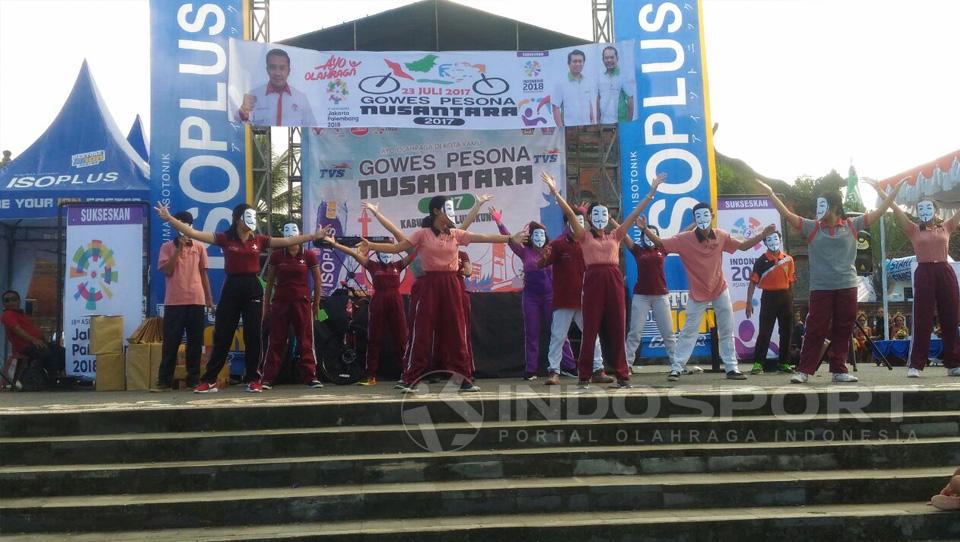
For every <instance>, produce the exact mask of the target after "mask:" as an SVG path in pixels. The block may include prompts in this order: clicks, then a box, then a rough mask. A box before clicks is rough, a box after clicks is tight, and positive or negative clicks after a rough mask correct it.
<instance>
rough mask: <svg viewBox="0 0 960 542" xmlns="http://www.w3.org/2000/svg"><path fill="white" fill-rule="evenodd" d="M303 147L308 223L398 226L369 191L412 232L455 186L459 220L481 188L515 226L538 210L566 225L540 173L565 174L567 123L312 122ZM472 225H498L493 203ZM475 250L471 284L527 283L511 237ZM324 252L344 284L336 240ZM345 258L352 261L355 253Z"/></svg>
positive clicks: (485, 287) (340, 229)
mask: <svg viewBox="0 0 960 542" xmlns="http://www.w3.org/2000/svg"><path fill="white" fill-rule="evenodd" d="M301 148H302V161H301V164H302V171H303V220H304V226H303V228H304V230H305V231H313V230H314V229H315V228H317V227H327V226H330V227H332V228H333V229H334V230H335V231H336V235H338V236H340V235H348V236H355V235H362V236H365V237H369V236H390V234H389V233H388V232H387V231H386V230H385V229H384V228H383V227H382V226H381V225H380V223H379V222H377V220H376V219H375V218H374V217H372V216H369V215H368V213H367V212H366V210H365V209H363V208H361V203H362V202H364V201H369V202H372V203H377V204H378V205H379V206H380V207H379V209H380V212H381V213H383V214H384V216H386V217H387V218H389V219H390V220H391V221H392V222H393V223H394V224H396V225H397V227H399V228H400V229H402V230H403V231H404V233H408V234H409V233H412V232H414V231H416V230H417V229H419V228H420V221H421V219H422V218H423V217H424V216H426V214H427V205H428V204H429V202H430V199H431V198H432V197H433V196H437V195H445V196H450V197H451V198H452V199H453V201H454V205H455V208H456V212H457V217H458V219H457V220H458V222H460V221H462V220H463V218H464V217H465V216H466V215H467V213H468V212H469V211H470V209H471V208H472V207H473V205H474V203H475V202H476V198H477V197H478V196H480V195H483V194H489V195H491V196H493V201H492V202H491V203H490V204H489V205H492V206H494V207H496V208H500V209H503V222H504V224H505V225H506V226H507V227H508V228H509V229H510V231H511V232H513V233H516V232H517V231H519V230H520V229H522V228H523V227H525V226H526V225H527V224H528V223H529V222H530V221H531V220H536V221H538V222H540V223H541V224H543V225H544V226H546V228H547V232H548V235H549V236H550V237H551V238H553V237H555V236H556V235H557V234H559V233H560V230H561V228H562V215H561V212H560V208H559V207H558V206H557V204H556V202H555V201H554V199H553V198H552V197H551V196H550V194H549V191H548V190H547V188H546V185H544V184H543V182H541V181H540V173H541V172H547V173H549V174H550V175H552V176H553V177H554V178H556V179H565V178H566V177H565V172H564V163H565V153H564V137H563V130H556V129H553V128H545V129H540V130H510V131H499V132H494V131H457V130H443V131H435V130H405V129H395V128H394V129H374V130H366V129H354V130H323V129H313V130H304V132H303V141H302V147H301ZM559 184H560V185H561V186H563V185H565V184H566V183H559ZM470 231H473V232H478V233H497V231H498V230H497V226H496V224H494V223H493V221H492V220H491V219H490V216H489V213H488V212H487V209H485V210H484V212H483V213H482V214H481V215H480V218H479V219H478V220H477V221H476V222H475V223H474V225H473V226H471V227H470ZM467 253H468V254H469V255H470V260H471V262H472V263H473V276H472V277H470V278H469V279H467V286H468V289H470V290H471V291H479V292H489V291H514V290H518V289H520V288H522V285H523V283H522V278H521V277H522V272H523V265H522V263H521V262H520V259H519V258H517V257H516V256H515V255H514V254H513V253H512V252H511V251H510V249H509V248H508V247H507V246H506V245H503V244H476V245H470V246H469V247H468V248H467ZM320 261H321V266H320V267H321V276H322V277H323V283H324V292H325V293H327V294H328V293H329V292H330V291H331V290H332V289H336V288H337V287H339V284H340V280H342V279H343V277H344V275H345V271H346V270H345V269H344V265H345V264H344V262H343V260H342V257H341V256H339V255H334V254H333V253H332V251H330V250H323V251H321V255H320ZM346 265H347V266H348V267H350V268H353V266H354V264H353V262H352V260H350V261H349V262H347V263H346ZM361 275H362V274H361ZM358 278H361V277H360V276H359V275H358ZM361 280H362V279H361ZM409 280H410V278H409V277H406V278H405V279H404V283H403V286H402V288H403V291H407V288H408V287H409Z"/></svg>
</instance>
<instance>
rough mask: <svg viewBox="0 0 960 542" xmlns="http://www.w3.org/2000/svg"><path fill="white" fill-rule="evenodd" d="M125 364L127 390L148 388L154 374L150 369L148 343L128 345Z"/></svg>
mask: <svg viewBox="0 0 960 542" xmlns="http://www.w3.org/2000/svg"><path fill="white" fill-rule="evenodd" d="M101 355H103V354H101ZM98 365H99V363H98ZM125 365H126V375H127V377H126V382H127V389H128V390H148V389H150V385H151V384H153V379H154V378H155V377H156V375H155V374H154V375H152V374H151V371H150V345H149V344H131V345H130V346H128V347H127V357H126V361H125Z"/></svg>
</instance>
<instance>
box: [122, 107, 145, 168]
mask: <svg viewBox="0 0 960 542" xmlns="http://www.w3.org/2000/svg"><path fill="white" fill-rule="evenodd" d="M127 143H129V144H130V146H131V147H133V150H135V151H137V154H138V155H140V158H143V160H144V161H145V162H147V163H148V164H149V163H150V154H149V151H148V149H149V148H150V145H149V144H148V143H147V137H146V136H145V135H144V133H143V121H141V120H140V115H137V118H135V119H133V126H131V127H130V131H129V132H127Z"/></svg>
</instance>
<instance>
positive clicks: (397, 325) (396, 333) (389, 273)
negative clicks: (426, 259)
mask: <svg viewBox="0 0 960 542" xmlns="http://www.w3.org/2000/svg"><path fill="white" fill-rule="evenodd" d="M368 209H369V207H368ZM401 235H402V234H401ZM323 240H324V241H326V242H327V243H329V244H330V246H332V247H333V248H335V249H336V250H339V251H340V252H343V253H344V254H346V255H347V256H350V257H352V258H353V259H354V260H357V263H359V264H360V265H362V266H363V267H364V269H366V270H367V273H368V274H369V275H370V282H371V283H372V284H373V297H372V298H371V299H370V308H369V310H368V313H367V314H368V317H367V365H366V370H367V377H366V378H365V379H363V380H361V381H360V382H358V384H360V385H361V386H375V385H376V384H377V370H379V368H380V350H381V348H382V346H383V335H384V331H386V330H391V331H390V332H391V337H392V339H393V346H394V351H395V352H397V353H398V354H401V355H402V354H403V349H404V346H405V345H406V344H407V319H406V316H404V312H403V299H402V298H401V297H400V272H401V271H403V269H404V268H405V267H406V266H407V264H409V263H410V260H411V259H413V257H412V256H411V255H407V256H405V257H403V258H402V259H397V258H395V257H394V256H393V254H390V253H387V252H377V253H376V257H375V258H372V257H370V256H369V255H367V254H361V253H359V252H357V251H356V250H353V249H352V248H350V247H347V246H344V245H341V244H340V243H338V242H337V240H336V239H335V238H334V237H333V236H330V235H328V236H326V237H325V238H324V239H323Z"/></svg>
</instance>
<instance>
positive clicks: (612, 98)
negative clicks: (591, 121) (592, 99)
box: [597, 45, 637, 124]
mask: <svg viewBox="0 0 960 542" xmlns="http://www.w3.org/2000/svg"><path fill="white" fill-rule="evenodd" d="M601 54H602V56H601V59H602V60H603V71H602V72H601V73H600V77H599V78H598V80H597V109H598V111H599V117H598V118H599V119H600V124H614V123H617V122H629V121H631V120H633V115H634V112H635V110H636V109H635V105H636V94H637V91H636V83H635V81H634V79H633V77H631V74H630V72H629V70H627V71H626V72H621V70H620V53H619V51H617V48H616V47H614V46H613V45H607V46H606V47H604V48H603V50H602V53H601Z"/></svg>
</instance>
